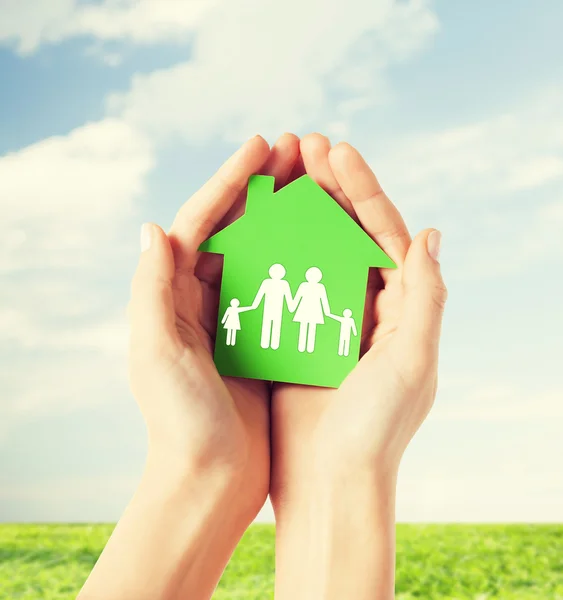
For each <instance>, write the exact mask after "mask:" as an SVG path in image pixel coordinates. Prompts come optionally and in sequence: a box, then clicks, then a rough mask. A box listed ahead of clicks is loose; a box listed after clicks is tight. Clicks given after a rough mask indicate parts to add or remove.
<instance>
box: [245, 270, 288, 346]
mask: <svg viewBox="0 0 563 600" xmlns="http://www.w3.org/2000/svg"><path fill="white" fill-rule="evenodd" d="M268 273H269V274H270V279H265V280H264V281H263V282H262V284H261V285H260V289H259V290H258V293H257V294H256V298H254V302H253V303H252V306H250V307H249V309H248V310H255V309H257V308H258V307H259V306H260V303H261V302H262V298H264V313H263V315H262V334H261V336H260V346H262V348H271V349H272V350H277V349H278V348H279V347H280V338H281V325H282V317H283V303H284V301H285V302H286V304H287V307H288V309H289V310H290V312H293V311H292V310H291V308H290V307H291V304H292V302H293V299H292V296H291V288H290V287H289V283H288V282H287V281H286V280H285V279H284V277H285V267H284V266H283V265H280V264H275V265H272V266H271V267H270V270H269V271H268Z"/></svg>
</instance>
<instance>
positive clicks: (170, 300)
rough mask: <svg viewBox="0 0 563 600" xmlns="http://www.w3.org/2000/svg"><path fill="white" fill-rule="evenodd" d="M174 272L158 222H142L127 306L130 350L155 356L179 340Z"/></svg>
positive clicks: (167, 241) (169, 251)
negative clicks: (138, 255)
mask: <svg viewBox="0 0 563 600" xmlns="http://www.w3.org/2000/svg"><path fill="white" fill-rule="evenodd" d="M174 272H175V268H174V255H173V253H172V248H171V246H170V242H169V240H168V236H167V235H166V233H164V231H163V230H162V229H161V228H160V227H159V226H158V225H154V224H152V223H145V224H144V225H143V227H142V229H141V256H140V258H139V264H138V266H137V271H136V272H135V275H134V277H133V282H132V284H131V301H130V303H129V309H128V313H129V321H130V326H131V352H132V353H133V352H135V353H137V352H141V353H143V354H150V355H153V356H154V355H155V353H156V354H160V353H161V352H163V351H165V350H166V349H170V348H171V346H170V342H171V341H172V342H174V341H176V340H177V339H178V334H177V330H176V319H175V311H174V297H173V293H172V281H173V279H174Z"/></svg>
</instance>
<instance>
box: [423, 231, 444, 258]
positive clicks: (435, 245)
mask: <svg viewBox="0 0 563 600" xmlns="http://www.w3.org/2000/svg"><path fill="white" fill-rule="evenodd" d="M441 245H442V234H441V233H440V232H439V231H437V230H434V231H432V232H431V233H430V235H429V236H428V239H427V240H426V247H427V248H428V254H429V255H430V258H433V259H434V260H435V261H437V262H439V260H440V247H441Z"/></svg>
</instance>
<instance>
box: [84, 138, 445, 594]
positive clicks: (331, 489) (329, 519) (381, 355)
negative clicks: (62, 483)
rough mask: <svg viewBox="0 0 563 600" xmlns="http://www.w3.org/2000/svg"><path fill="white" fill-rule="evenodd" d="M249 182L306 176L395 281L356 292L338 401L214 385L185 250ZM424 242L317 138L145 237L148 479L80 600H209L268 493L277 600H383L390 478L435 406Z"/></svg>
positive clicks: (357, 169)
mask: <svg viewBox="0 0 563 600" xmlns="http://www.w3.org/2000/svg"><path fill="white" fill-rule="evenodd" d="M257 172H259V173H263V174H268V175H274V176H275V177H276V184H277V186H278V187H281V186H283V185H284V184H285V183H287V182H288V181H291V180H292V179H294V178H296V177H299V176H300V175H302V174H303V173H305V172H307V173H309V175H311V176H312V177H313V178H314V179H315V180H316V181H317V182H318V183H319V184H320V185H321V186H322V187H324V188H325V189H326V190H327V191H328V192H329V193H330V194H331V195H332V196H333V197H334V198H335V200H336V201H338V202H339V203H340V204H341V205H342V206H343V207H344V208H345V209H346V210H347V211H348V212H349V213H350V214H351V215H352V216H353V217H354V218H355V219H356V220H357V221H358V222H359V223H360V224H361V225H362V227H363V228H364V229H365V230H366V231H367V232H368V233H369V234H370V235H371V236H372V237H373V239H374V240H375V241H376V242H377V243H378V244H379V245H380V246H381V247H382V248H383V249H384V250H385V251H386V252H387V253H388V254H389V255H390V256H391V257H392V258H393V259H394V261H395V262H396V263H397V265H398V269H397V270H393V271H380V272H379V273H378V272H375V271H374V272H373V273H371V274H370V283H369V292H368V301H367V305H366V314H365V318H364V330H363V332H362V358H361V361H360V363H359V364H358V366H357V367H356V369H354V371H353V372H352V373H351V375H350V376H349V377H348V378H347V379H346V381H345V382H344V383H343V384H342V386H341V387H340V389H338V390H327V389H320V388H312V387H304V386H295V385H280V384H275V385H274V386H273V387H272V386H271V385H270V384H268V383H265V382H260V381H251V380H243V379H233V378H222V377H220V376H219V374H218V373H217V371H216V369H215V366H214V364H213V360H212V349H213V344H214V339H213V335H214V330H215V327H216V319H217V307H218V300H219V288H220V275H221V266H222V262H221V257H218V256H214V255H208V254H200V253H198V252H197V248H198V247H199V245H200V243H201V242H203V241H204V240H205V239H206V238H207V237H209V236H210V235H211V234H212V233H214V232H215V231H217V230H219V229H221V228H223V227H224V226H226V225H228V224H229V223H231V222H232V221H233V220H235V219H236V218H237V217H238V216H240V215H241V214H242V212H243V210H244V208H243V207H244V198H245V184H246V181H247V180H248V177H249V176H250V175H251V174H253V173H257ZM436 241H437V233H436V232H432V231H431V230H427V231H424V232H422V233H421V234H419V236H417V238H415V240H414V241H413V242H411V240H410V237H409V234H408V232H407V230H406V227H405V226H404V223H403V221H402V219H401V217H400V215H399V213H398V211H397V210H396V209H395V207H394V206H393V205H392V204H391V203H390V201H389V200H388V199H387V197H386V196H385V194H384V193H383V192H382V190H381V188H380V186H379V184H378V182H377V179H376V178H375V176H374V175H373V173H372V172H371V170H370V169H369V167H368V166H367V164H366V163H365V162H364V161H363V159H362V157H361V156H360V155H359V153H358V152H357V151H356V150H355V149H354V148H352V147H351V146H349V145H347V144H339V145H337V146H335V147H334V148H331V146H330V143H329V141H328V140H327V139H326V138H324V137H323V136H320V135H318V134H312V135H310V136H306V137H305V138H303V140H301V141H299V139H298V138H297V137H296V136H293V135H291V134H286V135H284V136H282V137H281V138H280V139H279V140H278V142H276V144H275V145H274V147H273V148H272V149H270V148H269V147H268V145H267V143H266V142H265V141H264V140H263V139H262V138H260V137H255V138H253V139H251V140H249V141H248V142H247V143H246V144H245V145H243V147H242V148H241V149H240V150H239V151H238V152H237V153H236V154H235V155H233V156H232V157H231V158H230V159H229V160H228V161H227V162H226V163H225V165H223V167H222V168H221V169H220V170H219V171H218V173H217V174H216V175H215V176H214V177H212V178H211V179H210V181H209V182H208V183H207V184H206V185H205V186H204V187H203V188H201V190H199V191H198V192H197V193H196V194H195V195H194V196H193V197H192V198H191V199H190V200H189V201H188V202H186V204H185V205H184V206H183V207H182V208H181V209H180V211H179V213H178V215H177V217H176V219H175V221H174V224H173V226H172V228H171V230H170V232H169V234H168V235H166V234H165V233H164V232H163V231H162V229H160V228H159V227H158V226H156V225H150V224H149V225H146V226H144V229H143V235H142V248H143V252H142V253H141V257H140V261H139V266H138V269H137V272H136V274H135V277H134V280H133V284H132V298H131V303H130V306H129V316H130V321H131V350H130V380H131V388H132V390H133V393H134V395H135V398H136V399H137V402H138V404H139V407H140V409H141V411H142V413H143V416H144V418H145V421H146V425H147V433H148V442H149V443H148V455H147V465H146V469H145V474H144V476H143V479H142V481H141V484H140V486H139V489H138V490H137V493H136V494H135V496H134V498H133V499H132V501H131V503H130V505H129V507H128V508H127V510H126V512H125V514H124V515H123V517H122V519H121V520H120V523H119V524H118V526H117V527H116V530H115V531H114V533H113V535H112V538H111V539H110V541H109V542H108V545H107V546H106V548H105V550H104V552H103V553H102V556H101V557H100V559H99V561H98V563H97V565H96V567H95V569H94V571H93V572H92V574H91V575H90V577H89V579H88V581H87V582H86V584H85V586H84V589H83V590H82V592H81V594H80V596H79V598H80V599H81V600H84V599H92V600H94V599H97V598H104V600H113V599H116V600H117V599H124V598H132V597H134V598H137V599H139V600H142V599H144V598H147V599H148V598H151V599H155V598H162V599H175V598H184V597H189V598H191V599H199V598H209V597H210V596H211V594H212V592H213V589H214V588H215V585H216V584H217V581H218V579H219V577H220V575H221V573H222V571H223V569H224V567H225V565H226V563H227V561H228V559H229V557H230V555H231V553H232V551H233V549H234V547H235V546H236V544H237V542H238V541H239V539H240V537H241V535H242V533H243V532H244V531H245V529H246V528H247V527H248V525H249V524H250V523H251V522H252V520H253V519H254V517H255V516H256V514H257V513H258V511H259V510H260V508H261V507H262V505H263V503H264V501H265V499H266V497H267V494H268V492H270V494H271V498H272V503H273V505H274V510H275V513H276V522H277V530H278V535H277V549H276V552H277V566H276V598H281V599H283V598H288V599H289V598H291V599H293V600H295V599H299V598H308V599H311V598H323V599H329V598H342V597H350V598H352V597H353V598H356V599H358V600H362V599H363V598H366V599H368V598H378V599H380V598H381V599H384V600H385V599H387V598H392V597H393V583H394V582H393V572H394V564H393V562H394V497H395V491H394V490H395V481H396V476H397V470H398V467H399V463H400V460H401V456H402V454H403V452H404V450H405V448H406V446H407V444H408V442H409V441H410V439H411V438H412V436H413V435H414V433H415V431H416V430H417V429H418V427H419V425H420V423H421V422H422V421H423V419H424V417H425V416H426V414H427V412H428V410H429V409H430V407H431V405H432V402H433V399H434V395H435V391H436V382H437V376H436V372H437V358H438V341H439V335H440V322H441V314H442V309H443V305H444V302H445V294H446V293H445V288H444V286H443V283H442V279H441V276H440V269H439V264H438V262H437V260H435V257H436V252H435V250H436ZM270 431H271V435H270ZM270 448H271V456H270Z"/></svg>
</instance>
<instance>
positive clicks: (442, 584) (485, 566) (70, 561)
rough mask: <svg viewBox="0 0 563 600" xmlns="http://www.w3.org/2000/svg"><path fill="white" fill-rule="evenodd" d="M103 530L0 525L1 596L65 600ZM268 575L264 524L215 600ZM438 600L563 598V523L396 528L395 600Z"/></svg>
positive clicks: (257, 595)
mask: <svg viewBox="0 0 563 600" xmlns="http://www.w3.org/2000/svg"><path fill="white" fill-rule="evenodd" d="M111 530H112V526H110V525H2V526H0V598H2V599H4V598H5V599H10V600H12V599H13V600H70V599H74V598H75V597H76V594H77V592H78V590H79V589H80V587H81V585H82V583H83V582H84V580H85V579H86V577H87V576H88V573H89V572H90V569H91V568H92V565H93V564H94V562H95V560H96V558H97V556H98V555H99V553H100V551H101V550H102V548H103V546H104V543H105V542H106V540H107V538H108V537H109V535H110V533H111ZM273 579H274V529H273V526H271V525H254V526H253V527H251V528H250V529H249V531H248V532H247V533H246V535H245V536H244V538H243V540H242V542H241V544H240V545H239V547H238V548H237V550H236V552H235V555H234V556H233V559H232V561H231V563H230V564H229V566H228V568H227V570H226V571H225V574H224V576H223V579H222V580H221V582H220V584H219V587H218V589H217V592H216V594H215V596H214V598H216V599H217V600H227V599H229V600H237V599H245V600H262V599H264V600H266V599H268V600H269V599H271V598H272V597H273V591H272V590H273ZM446 598H447V599H448V600H454V599H455V600H469V599H471V600H493V599H495V600H563V526H556V525H551V526H540V525H426V526H417V525H399V526H398V528H397V599H398V600H414V599H425V600H443V599H446ZM311 600H314V599H311Z"/></svg>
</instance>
